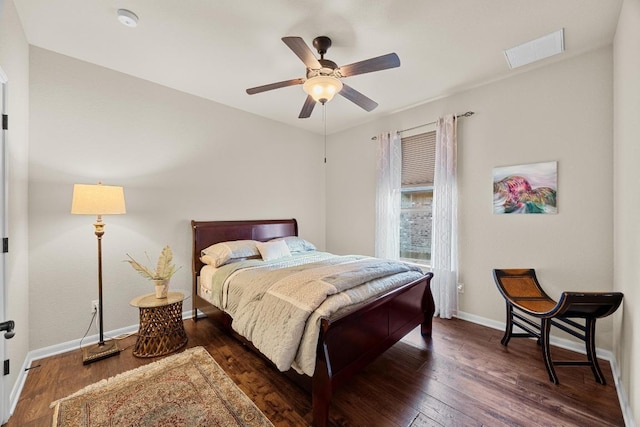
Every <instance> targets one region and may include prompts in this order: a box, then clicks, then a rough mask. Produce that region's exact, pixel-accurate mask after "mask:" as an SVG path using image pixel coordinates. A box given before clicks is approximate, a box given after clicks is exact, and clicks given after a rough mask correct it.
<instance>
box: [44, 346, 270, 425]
mask: <svg viewBox="0 0 640 427" xmlns="http://www.w3.org/2000/svg"><path fill="white" fill-rule="evenodd" d="M51 407H52V408H54V415H53V426H54V427H76V426H78V427H98V426H140V427H142V426H145V427H149V426H158V427H159V426H163V427H169V426H189V427H192V426H203V427H204V426H250V427H253V426H271V427H272V426H273V424H271V422H270V421H269V420H268V419H267V417H265V415H264V414H263V413H262V412H260V410H259V409H258V408H257V407H256V406H255V405H254V403H253V402H252V401H251V400H250V399H249V398H248V397H247V396H246V395H245V394H244V393H243V392H242V391H241V390H240V389H239V388H238V387H237V386H236V385H235V383H234V382H233V381H232V380H231V379H230V378H229V377H228V376H227V375H226V374H225V373H224V371H223V370H222V368H220V366H219V365H218V364H217V363H216V361H215V360H214V359H213V358H212V357H211V355H210V354H209V353H208V352H207V351H206V350H205V349H204V348H203V347H195V348H192V349H188V350H185V351H184V352H182V353H179V354H176V355H173V356H169V357H166V358H164V359H161V360H159V361H157V362H154V363H151V364H149V365H145V366H142V367H140V368H137V369H134V370H132V371H128V372H124V373H122V374H120V375H117V376H115V377H113V378H109V379H108V380H102V381H100V382H98V383H95V384H92V385H90V386H88V387H85V388H83V389H82V390H80V391H78V392H77V393H74V394H72V395H71V396H67V397H65V398H64V399H60V400H57V401H55V402H53V403H52V404H51Z"/></svg>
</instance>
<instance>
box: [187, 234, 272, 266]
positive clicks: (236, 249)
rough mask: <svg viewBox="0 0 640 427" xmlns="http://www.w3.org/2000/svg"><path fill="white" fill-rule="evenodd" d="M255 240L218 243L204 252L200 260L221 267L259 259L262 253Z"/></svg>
mask: <svg viewBox="0 0 640 427" xmlns="http://www.w3.org/2000/svg"><path fill="white" fill-rule="evenodd" d="M256 243H258V242H256V241H255V240H233V241H229V242H221V243H216V244H215V245H211V246H209V247H208V248H206V249H203V250H202V253H201V257H200V260H201V261H202V262H203V263H205V264H208V265H212V266H214V267H220V266H221V265H223V264H226V263H228V262H230V261H233V260H242V259H247V258H254V257H255V258H258V257H259V256H260V252H258V248H257V247H256Z"/></svg>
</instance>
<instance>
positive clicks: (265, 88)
mask: <svg viewBox="0 0 640 427" xmlns="http://www.w3.org/2000/svg"><path fill="white" fill-rule="evenodd" d="M302 83H304V79H291V80H285V81H282V82H277V83H270V84H268V85H263V86H256V87H252V88H249V89H247V93H248V94H249V95H255V94H256V93H260V92H266V91H268V90H273V89H279V88H281V87H287V86H295V85H301V84H302Z"/></svg>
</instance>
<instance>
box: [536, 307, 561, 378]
mask: <svg viewBox="0 0 640 427" xmlns="http://www.w3.org/2000/svg"><path fill="white" fill-rule="evenodd" d="M550 330H551V319H548V318H547V319H542V324H541V327H540V339H541V340H540V341H541V345H542V358H543V359H544V365H545V366H546V367H547V373H548V374H549V381H551V382H552V383H554V384H560V381H559V380H558V375H556V370H555V369H554V368H553V360H551V349H550V348H549V331H550Z"/></svg>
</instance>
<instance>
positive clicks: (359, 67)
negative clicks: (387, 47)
mask: <svg viewBox="0 0 640 427" xmlns="http://www.w3.org/2000/svg"><path fill="white" fill-rule="evenodd" d="M399 66H400V58H398V55H396V54H395V53H388V54H386V55H382V56H378V57H375V58H371V59H365V60H364V61H360V62H354V63H353V64H349V65H343V66H342V67H340V74H341V75H342V77H350V76H355V75H358V74H364V73H371V72H373V71H380V70H386V69H389V68H396V67H399Z"/></svg>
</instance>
